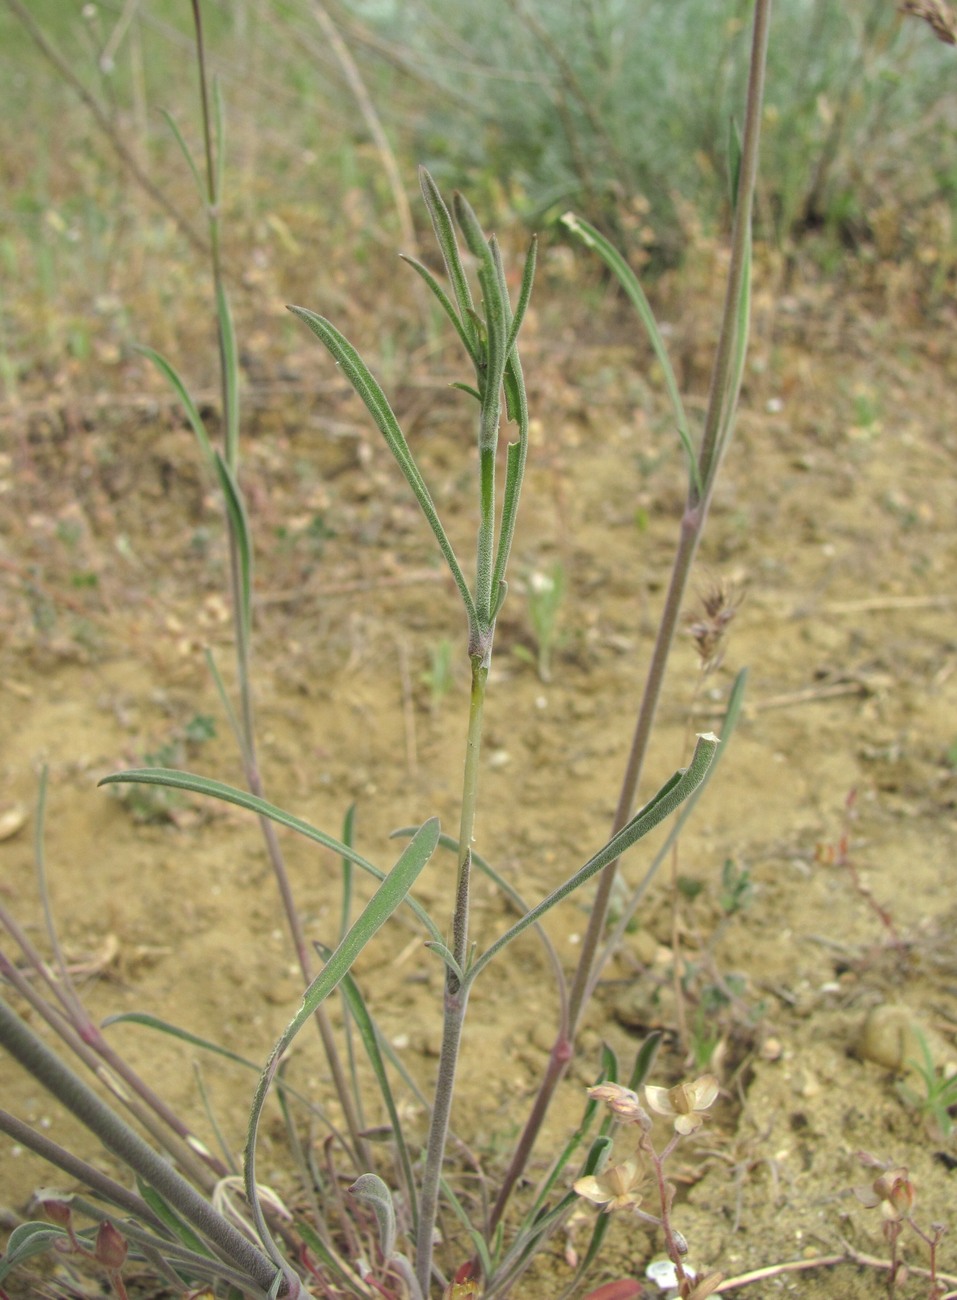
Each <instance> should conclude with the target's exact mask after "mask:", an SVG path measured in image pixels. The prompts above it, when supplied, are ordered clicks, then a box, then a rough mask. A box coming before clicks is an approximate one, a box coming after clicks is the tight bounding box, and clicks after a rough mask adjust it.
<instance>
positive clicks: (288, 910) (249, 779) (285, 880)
mask: <svg viewBox="0 0 957 1300" xmlns="http://www.w3.org/2000/svg"><path fill="white" fill-rule="evenodd" d="M192 9H193V23H194V27H195V31H196V51H197V61H198V64H199V87H200V106H201V111H202V122H203V145H204V155H205V163H206V182H205V199H206V214H207V226H208V230H209V243H210V263H211V268H212V274H213V289H214V292H215V295H216V308H217V322H218V329H217V340H218V344H219V373H220V385H221V391H222V410H223V426H224V433H225V444H224V445H225V463H226V466H227V468H228V470H229V473H230V474H231V475H232V476H233V480H234V481H235V475H236V473H237V471H238V464H239V388H238V373H237V361H236V348H235V339H234V335H233V328H232V319H231V317H230V313H229V303H228V300H227V297H226V289H225V283H224V279H223V267H222V241H221V223H220V198H221V193H220V191H221V174H222V164H223V160H222V157H221V156H220V151H221V149H222V136H221V130H220V127H221V114H220V113H219V111H218V108H219V101H218V100H217V104H216V107H217V112H216V117H215V123H214V118H213V113H212V112H211V110H210V94H209V86H208V81H207V77H206V48H205V43H204V40H203V26H202V15H201V11H200V4H199V0H192ZM214 142H215V145H214ZM236 486H237V491H238V484H237V485H236ZM240 515H241V518H240V519H239V520H237V519H236V518H234V515H233V513H232V512H231V511H230V509H229V508H228V504H227V509H226V528H227V536H228V538H229V582H230V598H231V607H232V615H233V630H234V635H235V638H236V672H237V679H238V684H239V697H240V713H239V719H238V734H237V739H238V741H239V747H240V751H241V754H242V761H243V769H244V774H245V778H246V784H247V786H248V788H249V791H250V793H251V794H254V795H256V796H257V798H260V799H261V798H264V786H263V782H262V777H261V774H260V770H259V763H258V759H257V755H256V727H255V712H254V705H253V693H252V672H251V667H250V657H251V647H250V629H251V610H250V609H249V598H248V593H247V583H246V581H245V579H244V573H243V559H242V546H241V536H240V532H239V531H238V530H239V529H242V528H244V527H245V521H244V516H243V514H242V511H241V508H240ZM243 540H245V539H243ZM250 549H251V547H250ZM259 825H260V828H261V831H262V835H263V840H264V842H265V846H266V853H267V855H268V857H269V861H270V864H271V866H272V870H273V875H274V876H275V879H276V883H277V887H278V889H279V894H280V897H281V900H282V906H283V910H284V912H285V914H286V922H287V925H288V927H289V932H290V935H291V937H292V941H293V945H294V947H295V949H296V958H297V961H298V963H299V969H300V971H301V972H302V977H303V981H304V982H305V984H306V985H309V984H310V983H311V982H312V979H313V976H314V970H313V965H312V961H311V956H310V949H309V946H308V944H307V942H306V936H305V933H304V931H303V928H302V923H301V920H300V917H299V911H298V908H297V907H296V902H295V898H294V896H293V892H292V886H291V884H290V881H289V873H288V871H287V870H286V864H285V859H284V857H283V853H282V849H281V847H280V844H279V838H278V836H277V835H276V830H275V827H274V826H273V824H272V823H271V822H270V821H269V820H268V819H267V818H264V817H260V819H259ZM316 1025H317V1028H318V1030H319V1037H320V1039H321V1041H322V1046H323V1051H324V1053H325V1056H326V1061H327V1064H328V1066H329V1070H330V1073H331V1075H332V1080H333V1085H334V1087H335V1090H336V1095H337V1097H338V1100H339V1104H340V1105H341V1107H342V1112H343V1116H344V1118H345V1121H346V1127H347V1128H348V1130H349V1134H350V1138H351V1140H352V1143H353V1148H354V1153H355V1157H356V1159H357V1161H358V1162H360V1163H362V1164H365V1165H366V1166H367V1167H369V1168H371V1167H372V1153H371V1150H370V1147H369V1144H368V1142H367V1141H366V1140H365V1139H364V1138H363V1137H362V1136H361V1129H362V1126H361V1124H360V1121H359V1117H358V1114H357V1111H356V1106H355V1102H354V1100H353V1096H352V1093H351V1092H350V1089H349V1085H348V1080H347V1078H346V1072H345V1070H344V1068H343V1065H342V1061H341V1058H340V1056H339V1050H338V1047H337V1045H336V1040H335V1035H334V1033H333V1030H332V1024H331V1022H330V1020H329V1015H328V1012H327V1011H326V1009H325V1007H322V1006H320V1007H319V1008H318V1009H317V1011H316Z"/></svg>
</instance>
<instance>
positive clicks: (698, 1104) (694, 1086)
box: [645, 1074, 718, 1137]
mask: <svg viewBox="0 0 957 1300" xmlns="http://www.w3.org/2000/svg"><path fill="white" fill-rule="evenodd" d="M717 1095H718V1080H717V1079H716V1078H715V1077H714V1075H713V1074H702V1075H701V1077H700V1078H698V1079H695V1081H694V1082H693V1083H679V1084H678V1086H677V1087H676V1088H654V1087H652V1085H651V1084H646V1085H645V1100H646V1101H647V1103H648V1105H649V1106H650V1107H651V1109H652V1110H653V1111H654V1112H655V1114H656V1115H667V1116H668V1117H669V1119H670V1118H674V1122H675V1132H676V1133H680V1134H681V1135H682V1137H687V1136H688V1134H689V1133H694V1132H696V1131H697V1130H698V1129H699V1128H700V1127H701V1125H702V1124H703V1123H704V1111H706V1110H707V1109H708V1107H709V1106H710V1105H711V1104H712V1102H713V1101H714V1099H715V1098H716V1097H717Z"/></svg>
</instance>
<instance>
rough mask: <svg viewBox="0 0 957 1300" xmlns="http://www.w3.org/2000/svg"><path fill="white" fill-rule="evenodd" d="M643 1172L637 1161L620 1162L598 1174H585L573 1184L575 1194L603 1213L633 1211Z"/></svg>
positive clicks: (639, 1191) (640, 1192)
mask: <svg viewBox="0 0 957 1300" xmlns="http://www.w3.org/2000/svg"><path fill="white" fill-rule="evenodd" d="M644 1181H645V1171H644V1170H643V1169H642V1167H641V1165H640V1164H639V1163H638V1161H637V1160H623V1161H622V1163H621V1164H620V1165H612V1167H611V1168H610V1169H606V1170H605V1172H604V1173H602V1174H597V1175H595V1174H588V1175H587V1176H586V1177H585V1178H579V1179H578V1181H577V1182H576V1183H575V1185H574V1186H575V1191H576V1192H577V1193H578V1195H579V1196H583V1197H584V1198H585V1200H586V1201H591V1202H592V1204H593V1205H600V1206H601V1207H602V1209H603V1210H604V1211H605V1213H606V1214H607V1213H609V1212H610V1211H611V1210H636V1209H637V1208H638V1206H639V1205H640V1204H641V1201H642V1190H641V1189H642V1185H643V1183H644Z"/></svg>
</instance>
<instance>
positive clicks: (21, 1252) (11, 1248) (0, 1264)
mask: <svg viewBox="0 0 957 1300" xmlns="http://www.w3.org/2000/svg"><path fill="white" fill-rule="evenodd" d="M69 1240H70V1237H69V1234H68V1233H67V1231H66V1229H65V1228H57V1227H55V1226H54V1225H53V1224H50V1223H20V1224H18V1225H17V1227H15V1228H14V1230H13V1232H11V1234H10V1237H9V1240H8V1241H7V1249H6V1252H5V1253H4V1255H3V1257H2V1258H0V1282H3V1281H4V1279H5V1278H6V1277H7V1274H8V1273H12V1272H13V1270H14V1269H15V1268H19V1267H20V1265H21V1264H25V1263H26V1261H27V1260H28V1259H33V1258H34V1256H35V1255H42V1254H44V1253H45V1252H46V1251H48V1250H51V1249H52V1248H53V1247H54V1246H56V1245H57V1244H58V1243H60V1242H68V1241H69Z"/></svg>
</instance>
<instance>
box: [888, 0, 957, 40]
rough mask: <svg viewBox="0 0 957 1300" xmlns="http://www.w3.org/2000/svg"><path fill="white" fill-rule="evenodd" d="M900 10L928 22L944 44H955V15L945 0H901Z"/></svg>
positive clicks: (956, 38) (956, 34)
mask: <svg viewBox="0 0 957 1300" xmlns="http://www.w3.org/2000/svg"><path fill="white" fill-rule="evenodd" d="M900 12H901V13H902V14H909V15H910V16H911V17H912V18H922V19H923V20H924V22H925V23H929V24H930V26H931V28H932V29H933V32H934V35H935V36H936V37H937V39H938V40H939V41H943V42H944V44H945V45H957V16H955V14H954V12H953V10H952V9H951V8H950V6H949V5H948V4H946V3H945V0H902V2H901V5H900Z"/></svg>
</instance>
